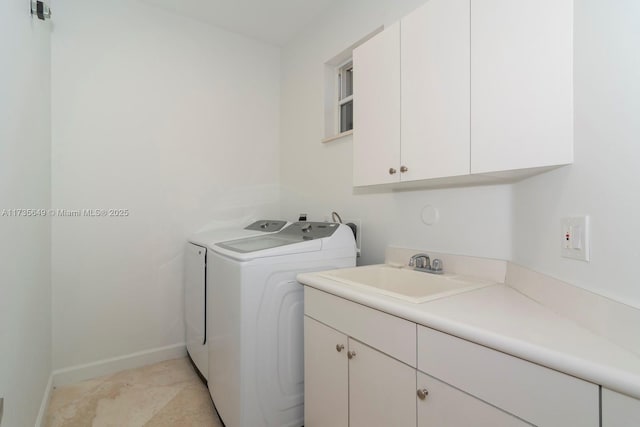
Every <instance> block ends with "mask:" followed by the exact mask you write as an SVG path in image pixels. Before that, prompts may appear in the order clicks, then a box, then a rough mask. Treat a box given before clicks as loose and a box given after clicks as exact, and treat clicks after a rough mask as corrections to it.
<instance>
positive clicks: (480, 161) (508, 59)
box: [471, 0, 573, 173]
mask: <svg viewBox="0 0 640 427" xmlns="http://www.w3.org/2000/svg"><path fill="white" fill-rule="evenodd" d="M572 59H573V1H572V0H535V1H534V0H517V1H514V0H472V1H471V173H485V172H496V171H507V170H513V169H526V168H534V167H544V166H553V165H561V164H568V163H571V162H572V161H573V67H572Z"/></svg>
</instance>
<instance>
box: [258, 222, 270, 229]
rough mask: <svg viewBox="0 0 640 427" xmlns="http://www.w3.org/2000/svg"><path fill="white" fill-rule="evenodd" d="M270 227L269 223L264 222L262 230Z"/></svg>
mask: <svg viewBox="0 0 640 427" xmlns="http://www.w3.org/2000/svg"><path fill="white" fill-rule="evenodd" d="M268 226H269V223H268V222H263V223H262V224H260V228H267V227H268Z"/></svg>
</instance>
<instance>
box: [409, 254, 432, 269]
mask: <svg viewBox="0 0 640 427" xmlns="http://www.w3.org/2000/svg"><path fill="white" fill-rule="evenodd" d="M409 267H415V268H416V269H419V268H422V269H427V268H431V258H429V255H427V254H415V255H414V256H412V257H411V258H410V259H409Z"/></svg>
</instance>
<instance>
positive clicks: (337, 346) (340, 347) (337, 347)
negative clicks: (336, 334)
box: [336, 344, 344, 353]
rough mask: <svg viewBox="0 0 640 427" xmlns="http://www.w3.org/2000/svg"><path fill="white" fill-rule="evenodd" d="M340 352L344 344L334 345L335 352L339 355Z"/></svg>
mask: <svg viewBox="0 0 640 427" xmlns="http://www.w3.org/2000/svg"><path fill="white" fill-rule="evenodd" d="M342 350H344V344H336V351H337V352H338V353H340V352H341V351H342Z"/></svg>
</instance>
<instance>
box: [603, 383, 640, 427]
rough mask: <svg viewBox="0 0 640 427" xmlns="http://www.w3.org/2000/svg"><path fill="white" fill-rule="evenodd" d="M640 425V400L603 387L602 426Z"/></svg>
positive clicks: (622, 426) (626, 426) (627, 426)
mask: <svg viewBox="0 0 640 427" xmlns="http://www.w3.org/2000/svg"><path fill="white" fill-rule="evenodd" d="M630 426H640V400H638V399H634V398H633V397H629V396H625V395H624V394H620V393H616V392H615V391H611V390H608V389H606V388H602V427H630Z"/></svg>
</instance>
